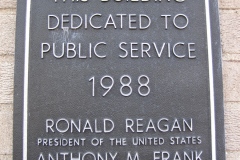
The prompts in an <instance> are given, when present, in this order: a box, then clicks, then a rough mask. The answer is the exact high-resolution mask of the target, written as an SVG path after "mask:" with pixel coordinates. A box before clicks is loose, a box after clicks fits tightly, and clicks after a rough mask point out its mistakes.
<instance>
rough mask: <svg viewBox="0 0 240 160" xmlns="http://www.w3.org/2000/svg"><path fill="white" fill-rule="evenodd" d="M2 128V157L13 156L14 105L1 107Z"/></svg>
mask: <svg viewBox="0 0 240 160" xmlns="http://www.w3.org/2000/svg"><path fill="white" fill-rule="evenodd" d="M0 126H1V127H0V129H1V132H0V142H1V143H0V155H4V154H8V155H9V154H12V139H13V106H12V105H0ZM0 159H1V158H0ZM1 160H2V159H1Z"/></svg>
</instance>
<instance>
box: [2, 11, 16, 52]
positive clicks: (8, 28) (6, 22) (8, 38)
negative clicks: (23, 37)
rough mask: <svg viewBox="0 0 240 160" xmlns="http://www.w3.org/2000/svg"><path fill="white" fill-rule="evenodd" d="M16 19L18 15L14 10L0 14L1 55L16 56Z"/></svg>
mask: <svg viewBox="0 0 240 160" xmlns="http://www.w3.org/2000/svg"><path fill="white" fill-rule="evenodd" d="M15 19H16V15H15V12H14V11H12V10H5V11H2V12H0V42H1V47H0V55H2V54H14V44H15Z"/></svg>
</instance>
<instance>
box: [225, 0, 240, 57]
mask: <svg viewBox="0 0 240 160" xmlns="http://www.w3.org/2000/svg"><path fill="white" fill-rule="evenodd" d="M239 3H240V1H239ZM220 24H221V26H220V27H221V39H222V47H223V53H224V54H240V45H239V43H240V27H239V26H240V9H239V10H221V11H220Z"/></svg>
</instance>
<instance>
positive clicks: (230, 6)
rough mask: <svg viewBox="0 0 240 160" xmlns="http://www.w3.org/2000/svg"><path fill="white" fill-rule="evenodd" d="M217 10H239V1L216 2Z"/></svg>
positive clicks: (219, 0) (222, 0)
mask: <svg viewBox="0 0 240 160" xmlns="http://www.w3.org/2000/svg"><path fill="white" fill-rule="evenodd" d="M218 2H219V8H221V9H234V8H240V1H239V0H218Z"/></svg>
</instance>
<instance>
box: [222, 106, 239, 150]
mask: <svg viewBox="0 0 240 160" xmlns="http://www.w3.org/2000/svg"><path fill="white" fill-rule="evenodd" d="M239 113H240V102H227V103H225V117H224V118H225V130H226V135H225V136H226V150H228V151H239V152H240V146H239V144H240V128H239V125H240V117H239Z"/></svg>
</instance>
